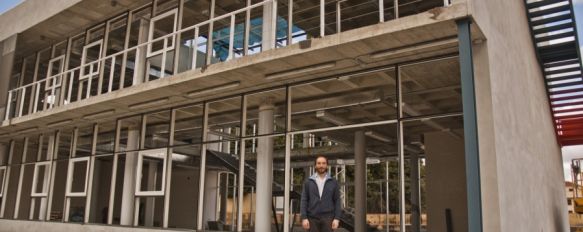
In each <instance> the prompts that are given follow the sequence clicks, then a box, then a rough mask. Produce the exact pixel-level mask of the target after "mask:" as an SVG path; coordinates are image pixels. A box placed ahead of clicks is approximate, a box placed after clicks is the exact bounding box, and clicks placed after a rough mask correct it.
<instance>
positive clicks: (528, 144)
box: [469, 0, 568, 231]
mask: <svg viewBox="0 0 583 232" xmlns="http://www.w3.org/2000/svg"><path fill="white" fill-rule="evenodd" d="M469 9H470V13H471V14H472V15H473V17H474V20H475V23H476V25H477V26H478V27H479V28H480V29H481V30H482V32H483V33H484V35H485V37H486V38H487V41H486V42H483V43H480V44H476V45H475V46H474V49H475V54H474V63H475V66H476V77H475V78H476V80H477V81H476V89H477V98H478V99H477V108H478V109H477V110H478V124H479V125H478V127H479V128H478V130H479V139H480V159H481V161H480V162H481V169H480V171H481V175H482V195H483V198H482V206H483V217H484V231H567V230H568V222H567V209H566V204H565V190H564V186H563V185H564V181H563V174H562V173H563V172H562V165H561V153H560V148H559V145H558V144H557V142H556V138H555V135H554V128H553V125H552V120H551V114H550V111H549V103H548V100H547V96H546V93H545V89H544V83H543V77H542V74H541V70H540V68H539V66H538V63H537V60H536V56H535V52H534V48H533V45H532V40H531V38H530V31H529V29H528V25H527V17H526V10H525V6H524V1H507V0H488V1H482V0H472V1H469Z"/></svg>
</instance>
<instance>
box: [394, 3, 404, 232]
mask: <svg viewBox="0 0 583 232" xmlns="http://www.w3.org/2000/svg"><path fill="white" fill-rule="evenodd" d="M396 2H397V0H395V3H396ZM395 8H396V6H395ZM395 76H396V80H395V82H396V88H397V114H398V119H399V120H398V123H397V138H398V141H399V142H398V143H397V147H398V165H399V231H405V149H404V147H405V146H404V144H403V122H402V121H401V118H402V117H403V111H402V107H401V104H402V103H401V100H402V92H401V67H400V66H399V65H397V66H396V67H395Z"/></svg>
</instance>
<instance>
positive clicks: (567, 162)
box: [562, 0, 583, 181]
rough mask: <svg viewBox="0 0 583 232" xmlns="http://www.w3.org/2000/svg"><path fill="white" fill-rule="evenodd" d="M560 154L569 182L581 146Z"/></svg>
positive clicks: (581, 155) (581, 152) (582, 149)
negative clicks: (572, 166) (572, 165)
mask: <svg viewBox="0 0 583 232" xmlns="http://www.w3.org/2000/svg"><path fill="white" fill-rule="evenodd" d="M582 1H583V0H582ZM562 153H563V173H564V175H565V180H568V181H571V160H572V159H575V158H583V145H578V146H566V147H563V149H562Z"/></svg>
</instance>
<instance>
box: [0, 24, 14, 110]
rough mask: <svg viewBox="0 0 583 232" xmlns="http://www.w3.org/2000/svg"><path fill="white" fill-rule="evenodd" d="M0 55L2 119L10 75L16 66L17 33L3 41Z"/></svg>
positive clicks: (0, 105) (0, 108)
mask: <svg viewBox="0 0 583 232" xmlns="http://www.w3.org/2000/svg"><path fill="white" fill-rule="evenodd" d="M1 48H2V50H1V51H2V53H1V56H0V121H3V120H4V116H5V115H6V108H7V104H6V103H7V101H8V91H9V90H10V89H9V86H10V77H11V76H12V66H14V50H15V49H16V35H13V36H11V37H9V38H8V39H6V40H4V41H2V46H1Z"/></svg>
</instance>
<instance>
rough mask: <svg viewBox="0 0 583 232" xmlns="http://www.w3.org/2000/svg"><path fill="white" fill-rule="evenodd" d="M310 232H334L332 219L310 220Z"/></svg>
mask: <svg viewBox="0 0 583 232" xmlns="http://www.w3.org/2000/svg"><path fill="white" fill-rule="evenodd" d="M308 221H310V232H332V218H323V219H316V218H308Z"/></svg>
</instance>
